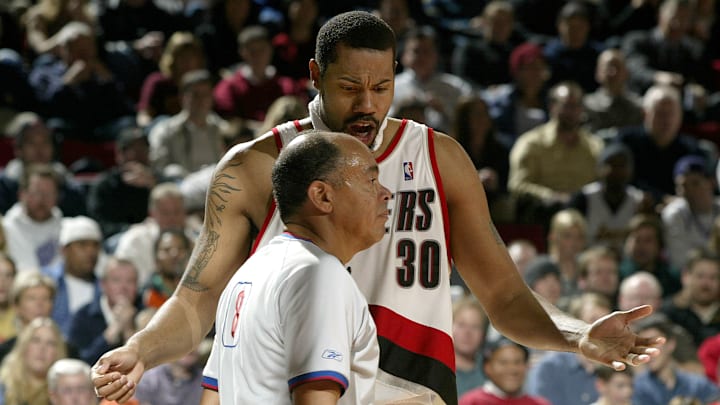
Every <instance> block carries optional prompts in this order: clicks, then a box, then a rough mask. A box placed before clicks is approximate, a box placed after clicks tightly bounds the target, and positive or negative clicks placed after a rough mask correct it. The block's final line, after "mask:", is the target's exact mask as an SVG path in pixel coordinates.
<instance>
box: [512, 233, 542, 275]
mask: <svg viewBox="0 0 720 405" xmlns="http://www.w3.org/2000/svg"><path fill="white" fill-rule="evenodd" d="M508 254H509V255H510V258H511V259H512V261H513V263H515V266H517V269H518V271H519V272H520V274H525V271H526V269H527V266H528V264H529V263H530V262H532V260H533V259H534V258H535V257H537V255H538V249H537V247H535V245H534V244H533V243H532V242H530V241H529V240H527V239H515V240H513V241H512V242H510V243H509V244H508Z"/></svg>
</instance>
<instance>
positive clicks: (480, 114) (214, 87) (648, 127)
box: [0, 0, 720, 405]
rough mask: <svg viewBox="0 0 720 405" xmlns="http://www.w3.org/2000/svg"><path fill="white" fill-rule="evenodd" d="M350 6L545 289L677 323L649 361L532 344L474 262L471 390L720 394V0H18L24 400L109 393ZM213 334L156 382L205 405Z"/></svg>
mask: <svg viewBox="0 0 720 405" xmlns="http://www.w3.org/2000/svg"><path fill="white" fill-rule="evenodd" d="M351 9H362V10H367V11H371V12H374V13H376V14H377V15H379V16H380V17H381V18H382V19H384V20H385V21H386V22H387V23H388V24H389V25H390V26H391V27H392V28H393V30H394V31H395V33H396V36H397V40H398V49H397V61H398V66H397V74H396V78H395V98H394V102H393V105H392V108H391V111H390V115H391V116H394V117H398V118H407V119H412V120H415V121H418V122H422V123H426V124H427V125H429V126H431V127H433V128H435V129H436V130H438V131H441V132H444V133H446V134H448V135H450V136H451V137H453V138H455V139H456V140H457V142H459V143H460V144H461V145H462V146H463V147H464V148H465V149H466V151H467V152H468V155H469V156H470V158H471V159H472V161H473V163H474V164H475V166H476V169H477V174H478V176H479V177H480V179H481V180H482V183H483V185H484V187H485V192H486V194H487V196H488V202H489V205H490V211H491V214H492V217H493V220H494V222H495V223H496V224H497V228H498V230H499V232H500V234H501V236H502V237H503V238H504V240H505V241H506V243H507V244H508V248H509V252H510V254H511V256H512V258H513V260H514V261H515V262H516V264H517V265H518V270H519V271H520V272H521V274H522V275H523V276H524V278H525V281H526V282H527V284H528V285H529V286H530V287H531V288H532V289H533V290H534V291H535V292H536V293H537V294H539V295H541V296H543V297H545V298H546V299H547V300H548V301H550V302H552V303H554V304H556V305H557V306H559V307H560V308H562V309H564V310H566V311H568V312H570V313H571V314H573V315H575V316H577V317H578V318H580V319H583V320H585V321H588V322H592V321H594V320H596V319H598V318H599V317H602V316H604V315H606V314H608V313H609V312H610V311H612V310H626V309H629V308H632V307H634V306H636V305H642V304H648V305H652V306H653V307H654V308H655V310H656V313H655V315H653V316H651V317H650V318H648V319H646V320H644V321H643V322H640V323H638V325H637V330H638V332H639V333H647V334H649V335H653V334H654V335H658V334H660V335H663V336H665V337H666V338H667V339H668V344H667V345H666V346H665V347H664V349H663V352H662V354H661V355H660V356H659V357H658V358H656V359H653V360H652V361H651V362H650V363H649V364H648V365H646V366H644V367H641V368H638V369H634V370H629V371H625V372H613V371H612V370H609V369H606V368H603V367H597V366H596V365H595V364H590V363H588V362H586V361H584V360H583V359H582V358H580V357H578V356H576V355H574V354H568V353H544V352H542V351H538V350H529V349H527V348H524V347H522V346H518V345H517V344H515V343H513V342H510V341H508V340H507V339H505V338H504V337H502V336H500V335H499V334H498V332H497V331H495V330H494V329H493V328H492V325H491V323H490V322H489V321H488V320H487V318H486V316H485V315H484V311H483V309H482V307H481V306H480V305H479V304H477V301H476V300H475V299H474V298H473V297H472V296H471V295H470V294H469V292H468V291H467V289H466V288H465V287H464V284H463V281H462V280H461V279H460V278H459V277H457V276H456V275H454V277H453V279H454V283H455V284H456V286H455V287H454V288H455V293H456V294H455V297H454V298H455V304H456V310H455V312H454V317H455V319H454V328H453V333H454V336H453V337H454V341H455V346H456V364H457V373H458V390H459V393H460V394H461V398H462V399H461V403H463V404H474V403H478V404H480V403H513V404H525V403H527V404H547V403H550V404H553V405H565V404H568V405H578V404H581V405H584V404H588V405H589V404H599V405H602V404H630V403H633V404H642V405H648V404H662V405H666V404H669V403H672V404H705V403H711V402H712V401H717V400H719V399H720V388H718V372H717V370H718V363H719V360H720V256H718V255H719V254H720V200H719V199H718V186H717V184H718V181H717V177H718V176H717V175H716V173H717V172H718V171H717V167H718V156H719V153H718V145H720V21H718V18H719V17H720V11H719V10H720V4H719V3H717V2H716V1H714V0H692V1H691V0H664V1H661V0H570V1H566V0H544V1H539V0H494V1H484V0H478V1H462V0H342V1H334V2H325V1H323V2H321V1H319V0H154V1H153V0H7V1H3V2H2V4H0V168H1V171H0V217H2V222H1V225H2V226H1V227H0V231H2V232H0V358H1V359H0V360H1V361H2V362H1V363H0V404H8V405H13V404H27V405H36V404H38V405H39V404H42V405H47V404H49V403H51V404H54V405H59V404H79V405H83V404H96V403H97V399H96V398H95V395H94V393H93V392H92V386H91V385H90V382H89V377H88V376H89V368H88V367H89V366H88V365H92V364H93V363H94V362H95V361H96V360H97V359H98V357H99V356H100V355H101V354H102V353H104V352H105V351H107V350H109V349H111V348H114V347H118V346H119V345H121V344H122V343H123V342H124V341H125V340H126V339H127V338H128V337H129V336H130V335H132V334H133V333H134V332H135V331H136V330H138V328H140V327H142V325H144V324H145V323H147V322H148V321H149V319H150V318H151V317H152V314H153V313H154V311H155V310H156V309H157V308H158V307H159V306H160V305H162V303H163V302H164V301H165V300H167V299H168V298H169V296H170V295H171V294H172V292H173V291H174V289H175V287H176V286H177V285H178V283H179V280H180V276H181V275H182V272H183V270H184V268H185V265H186V263H187V261H188V259H189V255H190V252H191V251H192V248H193V245H194V242H195V238H196V237H197V234H198V230H199V227H200V226H201V225H202V220H203V214H204V205H205V194H206V191H207V188H208V185H209V183H210V180H211V177H212V172H213V168H214V165H215V163H216V162H217V161H218V160H219V159H220V157H221V156H222V155H223V154H224V153H225V151H226V150H227V149H228V148H230V147H232V146H233V145H235V144H237V143H239V142H245V141H250V140H252V139H254V138H255V137H257V136H259V135H261V134H263V133H265V132H267V131H269V130H270V129H272V128H273V127H274V126H276V125H278V124H280V123H282V122H286V121H289V120H294V119H300V118H303V117H306V116H307V114H308V110H307V103H308V102H309V101H310V100H312V99H313V97H315V95H316V94H317V91H316V89H314V88H313V86H312V83H310V82H309V80H308V76H309V74H308V61H309V59H310V58H312V57H313V56H314V52H315V37H316V34H317V31H318V29H319V27H320V26H321V25H322V23H323V22H324V21H326V20H327V19H328V18H329V17H331V16H333V15H335V14H337V13H339V12H343V11H348V10H351ZM207 351H208V345H207V342H205V343H204V344H202V345H201V347H200V348H199V349H198V350H197V351H196V352H193V353H191V354H189V355H188V356H186V357H184V358H183V359H180V360H178V361H177V362H174V363H171V364H167V365H164V366H161V367H158V368H157V369H154V370H152V371H151V372H149V373H148V374H147V375H146V376H145V377H144V378H143V380H142V382H141V384H140V386H139V388H138V392H137V395H136V398H135V399H133V401H136V403H138V404H142V405H165V404H167V405H170V404H194V403H197V402H198V401H199V395H200V389H201V388H200V384H199V382H198V381H199V380H198V378H201V373H200V371H201V368H202V366H203V364H204V362H205V359H206V357H207ZM463 394H465V395H463ZM497 400H503V401H508V402H488V401H497ZM509 401H514V402H509Z"/></svg>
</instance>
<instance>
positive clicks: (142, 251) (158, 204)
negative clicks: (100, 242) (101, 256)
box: [115, 183, 190, 285]
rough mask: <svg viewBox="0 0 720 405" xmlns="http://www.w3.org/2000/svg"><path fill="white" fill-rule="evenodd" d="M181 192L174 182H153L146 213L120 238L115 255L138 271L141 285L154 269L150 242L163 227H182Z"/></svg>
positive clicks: (183, 220)
mask: <svg viewBox="0 0 720 405" xmlns="http://www.w3.org/2000/svg"><path fill="white" fill-rule="evenodd" d="M185 220H186V215H185V207H184V205H183V195H182V193H181V192H180V189H179V188H178V186H177V185H175V184H174V183H161V184H158V185H156V186H155V187H154V188H153V189H152V191H151V193H150V202H149V203H148V216H147V217H146V218H145V220H144V221H143V222H141V223H139V224H135V225H133V226H131V227H130V228H129V229H128V230H127V231H125V232H124V233H123V234H122V236H121V237H120V239H119V241H118V245H117V249H115V256H117V257H118V258H121V259H128V260H130V261H132V262H133V263H134V264H135V267H136V268H137V270H138V285H145V284H146V283H147V282H148V280H149V279H150V275H151V274H153V272H154V271H155V254H154V252H153V245H154V243H155V241H156V240H157V238H158V236H160V232H161V231H164V230H167V229H180V230H185V231H186V232H188V233H189V232H190V231H189V230H187V229H186V223H185Z"/></svg>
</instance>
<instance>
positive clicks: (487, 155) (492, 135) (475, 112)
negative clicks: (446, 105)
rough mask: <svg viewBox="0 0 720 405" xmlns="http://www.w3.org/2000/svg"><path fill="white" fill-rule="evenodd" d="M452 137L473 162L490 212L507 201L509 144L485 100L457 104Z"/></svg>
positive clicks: (473, 98)
mask: <svg viewBox="0 0 720 405" xmlns="http://www.w3.org/2000/svg"><path fill="white" fill-rule="evenodd" d="M450 136H452V137H454V138H455V139H457V141H458V142H459V143H460V145H462V147H463V148H464V149H465V151H466V152H467V154H468V156H470V159H471V160H472V161H473V164H474V165H475V168H476V169H477V171H478V175H479V176H480V180H481V181H482V183H483V187H484V188H485V193H486V194H487V196H488V203H489V204H490V207H491V209H492V208H495V206H496V203H499V202H501V201H503V199H505V201H507V197H508V191H507V181H508V172H509V170H510V159H509V157H510V149H509V147H508V143H509V140H508V139H506V137H505V136H504V135H503V134H499V133H498V132H497V130H496V129H495V125H494V123H493V121H492V118H491V117H490V113H489V112H488V106H487V103H486V102H485V101H484V100H483V99H482V98H480V97H478V96H469V97H463V98H460V99H459V100H458V102H457V106H456V107H455V112H454V119H453V126H452V131H450ZM494 219H495V220H496V221H497V218H494Z"/></svg>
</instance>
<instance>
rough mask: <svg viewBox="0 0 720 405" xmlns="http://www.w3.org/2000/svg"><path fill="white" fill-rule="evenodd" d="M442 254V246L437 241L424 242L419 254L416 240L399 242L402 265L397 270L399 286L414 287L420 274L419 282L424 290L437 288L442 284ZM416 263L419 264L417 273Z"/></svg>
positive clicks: (398, 251) (398, 248) (398, 252)
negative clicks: (416, 277)
mask: <svg viewBox="0 0 720 405" xmlns="http://www.w3.org/2000/svg"><path fill="white" fill-rule="evenodd" d="M440 254H441V249H440V244H438V242H437V241H435V240H424V241H422V243H421V244H420V248H419V252H418V247H417V246H416V245H415V241H414V240H412V239H401V240H400V241H398V244H397V255H398V258H399V259H400V261H401V263H402V265H401V266H398V267H397V268H396V269H397V282H398V284H400V286H401V287H405V288H410V287H412V286H413V284H414V283H415V276H416V273H418V282H419V283H420V285H421V286H422V287H423V288H435V287H437V286H438V284H440ZM416 262H419V269H418V270H417V271H416V264H415V263H416Z"/></svg>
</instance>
